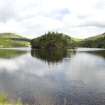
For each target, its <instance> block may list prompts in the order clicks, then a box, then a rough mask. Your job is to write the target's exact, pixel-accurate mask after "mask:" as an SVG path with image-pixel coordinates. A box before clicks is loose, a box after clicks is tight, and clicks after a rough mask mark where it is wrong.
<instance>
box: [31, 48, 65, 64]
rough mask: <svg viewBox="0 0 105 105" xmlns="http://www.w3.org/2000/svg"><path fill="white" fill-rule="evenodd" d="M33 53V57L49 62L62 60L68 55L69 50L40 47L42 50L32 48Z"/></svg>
mask: <svg viewBox="0 0 105 105" xmlns="http://www.w3.org/2000/svg"><path fill="white" fill-rule="evenodd" d="M31 55H32V56H33V57H37V58H39V59H41V60H44V61H47V62H49V63H50V62H52V63H54V62H59V61H62V59H63V58H64V57H66V56H67V51H66V50H64V49H53V50H45V49H40V50H35V49H32V50H31Z"/></svg>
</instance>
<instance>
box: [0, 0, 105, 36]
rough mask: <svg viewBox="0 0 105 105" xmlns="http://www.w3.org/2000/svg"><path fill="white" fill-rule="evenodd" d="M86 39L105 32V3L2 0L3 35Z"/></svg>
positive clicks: (97, 0)
mask: <svg viewBox="0 0 105 105" xmlns="http://www.w3.org/2000/svg"><path fill="white" fill-rule="evenodd" d="M48 31H55V32H62V33H65V34H67V35H70V36H72V37H77V38H86V37H90V36H94V35H97V34H101V33H104V32H105V0H0V33H2V32H13V33H17V34H21V35H23V36H25V37H28V38H34V37H38V36H40V35H42V34H44V33H45V32H48Z"/></svg>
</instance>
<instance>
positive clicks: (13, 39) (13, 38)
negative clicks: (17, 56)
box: [0, 33, 30, 48]
mask: <svg viewBox="0 0 105 105" xmlns="http://www.w3.org/2000/svg"><path fill="white" fill-rule="evenodd" d="M29 42H30V40H29V39H27V38H24V37H22V36H20V35H17V34H15V33H0V47H1V48H2V47H3V48H6V47H26V46H29V44H30V43H29Z"/></svg>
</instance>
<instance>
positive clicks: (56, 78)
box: [0, 53, 105, 100]
mask: <svg viewBox="0 0 105 105" xmlns="http://www.w3.org/2000/svg"><path fill="white" fill-rule="evenodd" d="M97 84H98V86H97ZM74 87H77V88H74ZM81 88H82V89H81ZM87 88H88V89H97V92H103V91H104V90H105V59H104V58H102V57H99V56H95V55H91V54H88V53H77V54H76V55H75V56H73V58H71V59H64V60H63V61H62V62H61V63H58V64H55V65H48V64H47V63H45V62H43V61H41V60H39V59H37V58H32V57H31V55H30V54H29V53H28V54H25V55H22V56H20V57H17V58H13V59H0V89H1V90H3V91H5V92H7V93H8V94H17V95H18V96H20V95H21V94H24V91H30V94H33V95H35V96H38V97H39V100H42V98H45V97H46V99H47V98H49V100H53V99H52V98H51V96H53V95H55V94H56V93H57V94H58V93H59V92H61V93H63V94H69V95H70V94H74V92H77V93H78V92H79V94H80V93H81V94H83V93H84V94H85V95H86V94H87V93H86V91H89V90H88V89H87ZM92 91H93V90H92ZM82 92H83V93H82ZM25 94H26V92H25ZM38 97H37V98H38ZM50 98H51V99H50ZM43 100H44V99H43Z"/></svg>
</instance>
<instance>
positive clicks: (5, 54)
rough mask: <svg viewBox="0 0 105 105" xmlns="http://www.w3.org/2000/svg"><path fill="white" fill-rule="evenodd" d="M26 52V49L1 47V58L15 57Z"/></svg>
mask: <svg viewBox="0 0 105 105" xmlns="http://www.w3.org/2000/svg"><path fill="white" fill-rule="evenodd" d="M25 53H26V51H19V50H9V49H0V58H14V57H17V56H20V55H23V54H25Z"/></svg>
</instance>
